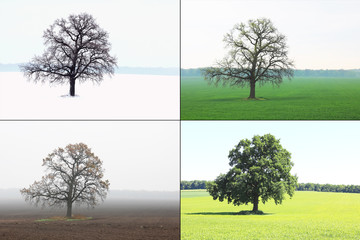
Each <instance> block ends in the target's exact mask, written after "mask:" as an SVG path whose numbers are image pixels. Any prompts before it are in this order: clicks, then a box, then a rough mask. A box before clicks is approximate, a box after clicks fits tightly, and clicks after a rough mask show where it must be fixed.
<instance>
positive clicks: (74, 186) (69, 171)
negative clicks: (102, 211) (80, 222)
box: [20, 143, 110, 218]
mask: <svg viewBox="0 0 360 240" xmlns="http://www.w3.org/2000/svg"><path fill="white" fill-rule="evenodd" d="M43 166H46V168H47V172H49V173H48V174H47V175H45V176H43V177H42V179H41V180H40V181H35V182H34V183H33V184H32V185H30V187H29V188H23V189H22V190H20V192H21V194H22V195H23V196H24V197H25V200H26V201H29V202H31V203H34V204H35V205H36V206H38V205H41V206H43V207H44V206H46V205H48V206H51V207H63V206H65V205H66V207H67V213H66V216H67V217H68V218H71V216H72V205H73V203H76V204H79V205H80V204H87V205H88V206H90V207H94V206H96V205H97V204H99V201H100V200H101V201H103V200H104V199H105V198H106V195H107V191H108V190H109V185H110V183H109V181H108V180H102V178H103V173H104V169H103V168H102V161H101V160H100V159H99V158H98V157H97V156H95V155H94V153H92V152H91V149H90V148H88V147H87V146H86V145H85V144H83V143H78V144H69V145H67V146H66V147H65V149H63V148H58V149H55V150H54V151H53V152H52V153H50V154H49V155H48V156H47V157H46V158H45V159H44V160H43Z"/></svg>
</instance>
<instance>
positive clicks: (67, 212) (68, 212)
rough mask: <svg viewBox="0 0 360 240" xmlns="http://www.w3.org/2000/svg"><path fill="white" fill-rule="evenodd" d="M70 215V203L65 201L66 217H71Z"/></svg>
mask: <svg viewBox="0 0 360 240" xmlns="http://www.w3.org/2000/svg"><path fill="white" fill-rule="evenodd" d="M71 216H72V203H71V202H68V203H67V211H66V217H67V218H71Z"/></svg>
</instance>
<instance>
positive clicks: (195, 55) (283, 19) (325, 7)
mask: <svg viewBox="0 0 360 240" xmlns="http://www.w3.org/2000/svg"><path fill="white" fill-rule="evenodd" d="M359 9H360V1H358V0H312V1H310V0H266V1H265V0H264V1H262V0H251V1H250V0H248V1H247V0H182V1H181V67H182V68H196V67H207V66H211V65H213V64H214V63H215V62H216V60H219V59H222V58H223V57H224V56H225V55H226V54H227V50H225V49H224V47H225V45H224V42H223V38H224V35H225V34H226V33H228V32H229V31H230V30H231V29H232V28H233V27H234V25H235V24H236V23H240V22H244V23H246V22H247V21H248V20H249V19H256V18H263V17H265V18H269V19H271V21H272V22H273V23H274V25H275V27H276V28H277V29H278V30H279V32H280V33H282V34H284V35H285V36H286V37H287V44H288V47H289V58H290V59H293V60H294V61H295V67H296V68H297V69H354V68H356V69H358V68H360V44H359V39H360V21H359V19H360V18H359Z"/></svg>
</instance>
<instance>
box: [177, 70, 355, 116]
mask: <svg viewBox="0 0 360 240" xmlns="http://www.w3.org/2000/svg"><path fill="white" fill-rule="evenodd" d="M249 93H250V88H249V87H245V88H238V87H228V86H227V87H222V86H219V87H215V86H213V85H211V86H209V85H208V84H207V82H206V81H205V80H204V79H203V78H202V77H182V78H181V119H182V120H206V119H211V120H215V119H217V120H220V119H222V120H224V119H229V120H288V119H297V120H304V119H305V120H313V119H314V120H337V119H338V120H340V119H341V120H344V119H360V107H359V106H360V79H357V78H344V79H339V78H294V79H292V80H287V79H286V80H284V82H283V83H282V84H281V85H280V87H273V86H272V85H271V84H266V85H264V86H261V87H259V85H257V86H256V97H257V98H262V99H264V100H247V97H248V96H249Z"/></svg>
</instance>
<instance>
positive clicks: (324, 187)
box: [180, 180, 360, 193]
mask: <svg viewBox="0 0 360 240" xmlns="http://www.w3.org/2000/svg"><path fill="white" fill-rule="evenodd" d="M208 182H211V181H205V180H193V181H181V182H180V189H181V190H187V189H206V184H207V183H208ZM296 190H297V191H317V192H345V193H360V185H343V184H342V185H333V184H319V183H299V184H298V187H297V188H296Z"/></svg>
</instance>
